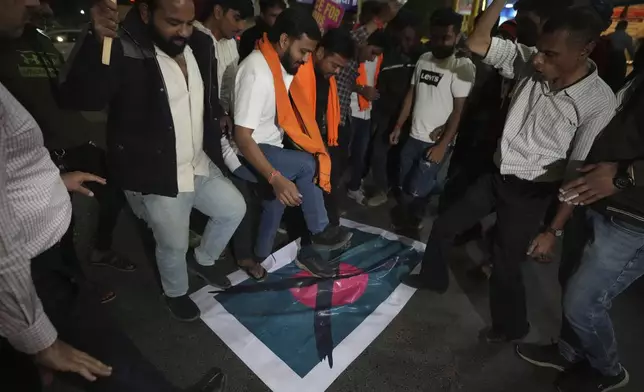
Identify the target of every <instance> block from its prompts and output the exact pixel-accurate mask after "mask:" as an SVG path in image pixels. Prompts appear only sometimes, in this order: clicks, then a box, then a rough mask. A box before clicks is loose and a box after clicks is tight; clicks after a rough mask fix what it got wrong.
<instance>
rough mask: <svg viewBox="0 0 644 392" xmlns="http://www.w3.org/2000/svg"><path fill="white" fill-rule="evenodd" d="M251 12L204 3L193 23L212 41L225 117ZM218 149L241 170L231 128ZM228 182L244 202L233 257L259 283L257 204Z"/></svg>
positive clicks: (240, 0)
mask: <svg viewBox="0 0 644 392" xmlns="http://www.w3.org/2000/svg"><path fill="white" fill-rule="evenodd" d="M253 11H254V9H253V3H252V2H251V0H205V1H203V2H202V7H201V11H200V12H199V15H198V17H199V20H200V22H195V28H196V29H197V30H199V31H201V32H203V33H206V34H208V35H209V36H210V38H211V39H212V42H213V45H214V48H215V56H216V57H217V79H218V82H219V83H218V84H219V101H220V102H221V105H222V107H223V108H224V110H225V111H226V112H227V113H230V112H232V104H233V98H234V91H235V75H236V74H237V65H238V62H239V52H238V51H237V40H236V39H235V37H237V36H238V35H239V33H240V32H241V31H242V30H243V28H244V26H245V24H246V20H247V19H248V18H250V17H252V16H253ZM221 149H222V153H223V156H224V162H225V163H226V166H227V167H228V169H229V170H230V171H234V170H235V169H236V168H238V167H239V166H241V163H240V161H239V158H238V157H237V149H236V147H235V144H234V141H233V140H232V124H230V129H225V130H224V132H223V135H222V138H221ZM230 179H231V181H232V182H233V184H235V186H236V187H237V189H238V190H239V192H240V193H241V194H242V195H243V196H244V200H245V202H246V215H245V216H244V219H243V220H242V221H241V223H240V224H239V226H238V227H237V231H236V232H235V234H234V235H233V238H232V240H231V248H232V254H233V257H234V258H235V261H236V262H237V264H238V265H239V267H240V268H241V269H243V270H244V271H245V272H246V273H248V274H249V276H250V277H251V278H253V279H256V280H262V279H263V278H264V277H266V270H265V269H264V268H263V267H262V265H261V263H259V262H258V261H256V260H255V257H254V254H253V240H254V239H255V234H254V233H255V231H256V220H257V219H256V218H258V214H259V213H258V208H259V206H258V200H257V197H256V196H255V194H254V190H253V189H252V186H251V185H250V184H248V183H247V181H244V180H242V179H240V178H238V177H236V176H231V178H230Z"/></svg>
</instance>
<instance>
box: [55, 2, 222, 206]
mask: <svg viewBox="0 0 644 392" xmlns="http://www.w3.org/2000/svg"><path fill="white" fill-rule="evenodd" d="M147 29H148V28H147V26H146V25H145V24H144V23H143V21H142V20H141V17H140V16H139V12H138V10H137V9H136V7H134V8H132V10H131V11H130V12H129V13H128V14H127V16H126V17H125V20H124V21H123V23H122V24H121V27H120V30H119V37H120V38H119V39H116V40H114V43H113V46H112V57H111V65H110V66H105V65H103V64H102V63H101V51H102V50H101V45H100V44H99V43H98V40H97V39H96V38H95V37H94V36H93V34H92V32H91V30H89V29H88V30H87V33H86V34H85V36H84V37H83V38H82V39H81V40H80V41H79V43H78V44H77V45H76V46H75V47H74V51H73V52H72V55H71V57H70V60H69V62H68V64H67V66H66V69H65V71H64V72H63V74H62V75H61V92H62V96H63V99H64V100H65V102H66V104H68V105H70V106H73V107H75V108H76V109H79V110H90V111H91V110H102V109H104V108H105V107H107V106H108V105H109V114H108V120H107V160H108V169H109V171H110V176H111V177H110V178H111V179H112V181H113V182H116V183H117V185H119V186H120V187H122V189H125V190H130V191H135V192H141V193H144V194H156V195H162V196H169V197H174V196H176V195H177V194H178V186H177V163H176V162H177V155H176V140H175V131H174V123H173V120H172V113H171V111H170V104H169V103H168V96H167V92H166V89H165V83H164V80H163V77H162V74H161V69H160V68H159V64H158V62H157V60H156V56H155V51H154V45H153V43H152V40H151V39H150V35H149V33H148V30H147ZM189 45H190V47H191V48H192V51H193V53H194V56H195V58H196V60H197V63H198V65H199V70H200V71H201V77H202V78H203V81H204V131H203V132H204V136H203V149H204V152H205V153H206V154H207V155H208V157H209V158H210V159H211V160H212V161H213V162H214V163H215V164H216V165H217V166H219V167H220V168H223V167H224V165H223V158H222V153H221V128H220V125H219V118H220V117H221V116H222V115H223V114H224V112H223V109H222V107H221V106H220V104H219V98H218V87H217V60H216V58H215V50H214V46H213V44H212V40H211V39H210V37H208V36H207V35H206V34H203V33H201V32H199V31H197V30H195V31H194V33H193V34H192V37H191V38H190V40H189Z"/></svg>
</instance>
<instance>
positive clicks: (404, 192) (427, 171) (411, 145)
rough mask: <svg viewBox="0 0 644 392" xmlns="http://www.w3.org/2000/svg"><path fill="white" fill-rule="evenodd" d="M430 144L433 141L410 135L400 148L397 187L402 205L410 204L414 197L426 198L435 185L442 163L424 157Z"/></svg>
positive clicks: (431, 144)
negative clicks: (427, 141)
mask: <svg viewBox="0 0 644 392" xmlns="http://www.w3.org/2000/svg"><path fill="white" fill-rule="evenodd" d="M432 146H434V144H433V143H426V142H423V141H420V140H418V139H414V138H413V137H410V138H409V139H408V140H407V142H406V143H405V146H404V147H403V149H402V152H401V156H400V178H399V180H398V181H399V184H398V187H399V188H400V191H401V192H400V195H401V203H402V204H403V205H409V204H411V203H412V202H413V201H414V199H424V198H426V197H427V196H429V194H430V193H431V191H432V189H434V186H435V185H436V176H437V175H438V173H439V172H440V170H441V167H442V165H443V163H442V162H441V163H431V162H428V161H427V160H426V159H425V156H426V154H427V150H428V149H429V148H430V147H432Z"/></svg>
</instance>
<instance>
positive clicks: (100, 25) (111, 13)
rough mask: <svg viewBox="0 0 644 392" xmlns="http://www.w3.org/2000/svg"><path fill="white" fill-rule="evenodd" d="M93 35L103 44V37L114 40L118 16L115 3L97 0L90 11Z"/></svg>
mask: <svg viewBox="0 0 644 392" xmlns="http://www.w3.org/2000/svg"><path fill="white" fill-rule="evenodd" d="M90 16H91V18H92V25H93V27H94V34H95V35H96V39H98V42H99V43H103V39H104V38H105V37H111V38H116V36H117V34H116V32H117V30H118V23H119V14H118V8H117V5H116V2H115V1H112V0H98V1H96V3H95V4H94V6H93V7H92V9H91V10H90Z"/></svg>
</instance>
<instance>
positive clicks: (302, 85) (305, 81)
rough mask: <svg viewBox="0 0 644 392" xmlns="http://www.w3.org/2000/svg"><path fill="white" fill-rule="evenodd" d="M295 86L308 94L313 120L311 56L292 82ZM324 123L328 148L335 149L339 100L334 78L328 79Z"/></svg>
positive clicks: (314, 85) (338, 122)
mask: <svg viewBox="0 0 644 392" xmlns="http://www.w3.org/2000/svg"><path fill="white" fill-rule="evenodd" d="M296 84H297V85H298V88H299V89H301V90H303V91H304V92H306V93H308V99H309V103H310V104H311V109H312V110H313V113H312V114H313V118H315V111H316V106H315V105H316V103H317V90H316V76H315V69H314V66H313V56H311V57H310V58H309V61H308V62H307V63H306V64H304V65H303V66H301V67H300V69H299V70H298V71H297V75H295V80H293V85H296ZM291 91H293V87H291ZM326 122H327V126H326V128H327V143H328V145H329V147H336V146H337V145H338V129H339V128H340V99H339V98H338V85H337V83H336V81H335V76H333V77H331V79H329V101H328V104H327V109H326Z"/></svg>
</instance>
